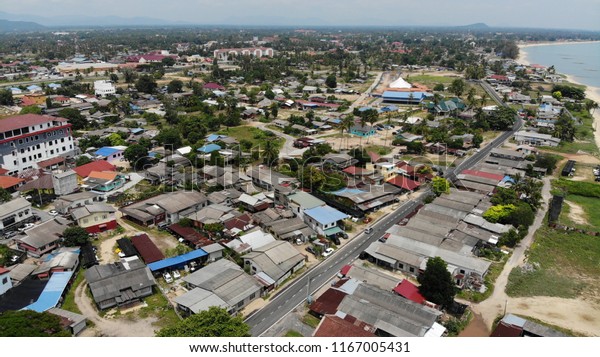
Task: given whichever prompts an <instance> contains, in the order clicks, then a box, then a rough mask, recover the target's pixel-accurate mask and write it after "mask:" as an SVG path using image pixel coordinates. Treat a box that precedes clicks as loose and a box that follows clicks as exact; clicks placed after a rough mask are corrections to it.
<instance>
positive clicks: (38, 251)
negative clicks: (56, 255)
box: [16, 217, 70, 258]
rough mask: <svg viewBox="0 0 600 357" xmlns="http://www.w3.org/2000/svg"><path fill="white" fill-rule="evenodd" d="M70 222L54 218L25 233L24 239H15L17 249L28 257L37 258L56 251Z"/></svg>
mask: <svg viewBox="0 0 600 357" xmlns="http://www.w3.org/2000/svg"><path fill="white" fill-rule="evenodd" d="M69 223H70V221H67V220H65V219H62V218H58V217H57V218H54V219H51V220H49V221H46V222H44V223H42V224H39V225H37V226H35V227H33V228H30V229H28V230H26V231H25V237H19V238H18V239H16V241H17V247H18V248H19V249H20V250H23V251H26V252H27V254H28V255H30V256H32V257H36V258H39V257H41V256H42V255H43V254H45V253H48V252H50V251H52V250H54V249H56V248H57V247H58V245H59V242H60V240H61V237H62V234H63V232H64V231H65V229H67V228H68V224H69Z"/></svg>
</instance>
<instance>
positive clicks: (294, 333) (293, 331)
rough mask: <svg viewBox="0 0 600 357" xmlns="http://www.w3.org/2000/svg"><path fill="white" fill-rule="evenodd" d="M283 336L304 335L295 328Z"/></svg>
mask: <svg viewBox="0 0 600 357" xmlns="http://www.w3.org/2000/svg"><path fill="white" fill-rule="evenodd" d="M283 337H304V336H303V335H302V334H301V333H300V332H298V331H295V330H289V331H288V332H286V333H285V335H283Z"/></svg>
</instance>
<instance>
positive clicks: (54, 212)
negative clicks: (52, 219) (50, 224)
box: [48, 209, 58, 216]
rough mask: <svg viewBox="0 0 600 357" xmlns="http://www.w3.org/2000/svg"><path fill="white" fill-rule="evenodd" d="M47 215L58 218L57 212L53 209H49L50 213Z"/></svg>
mask: <svg viewBox="0 0 600 357" xmlns="http://www.w3.org/2000/svg"><path fill="white" fill-rule="evenodd" d="M48 214H49V215H51V216H58V211H56V210H55V209H51V210H50V211H48Z"/></svg>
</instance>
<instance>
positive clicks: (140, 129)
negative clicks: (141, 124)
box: [131, 128, 144, 134]
mask: <svg viewBox="0 0 600 357" xmlns="http://www.w3.org/2000/svg"><path fill="white" fill-rule="evenodd" d="M131 132H132V133H133V134H139V133H143V132H144V129H143V128H134V129H131Z"/></svg>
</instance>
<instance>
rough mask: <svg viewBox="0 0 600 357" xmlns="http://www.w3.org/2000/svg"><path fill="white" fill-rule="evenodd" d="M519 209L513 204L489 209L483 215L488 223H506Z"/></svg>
mask: <svg viewBox="0 0 600 357" xmlns="http://www.w3.org/2000/svg"><path fill="white" fill-rule="evenodd" d="M516 209H517V207H516V206H515V205H513V204H508V205H496V206H492V207H490V208H488V210H487V211H485V212H484V213H483V215H482V217H483V218H485V220H486V221H488V222H492V223H498V222H506V220H507V219H508V217H509V216H510V215H511V214H512V213H513V212H514V211H515V210H516Z"/></svg>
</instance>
